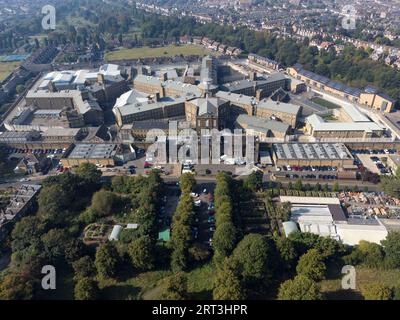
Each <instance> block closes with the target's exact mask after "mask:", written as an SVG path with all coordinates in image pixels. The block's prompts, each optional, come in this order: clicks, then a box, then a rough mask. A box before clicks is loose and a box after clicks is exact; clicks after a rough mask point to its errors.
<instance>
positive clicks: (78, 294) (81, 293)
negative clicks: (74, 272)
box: [74, 278, 99, 300]
mask: <svg viewBox="0 0 400 320" xmlns="http://www.w3.org/2000/svg"><path fill="white" fill-rule="evenodd" d="M74 292H75V300H96V298H97V296H98V293H99V287H98V285H97V282H96V281H95V280H93V279H91V278H79V279H78V281H77V282H76V285H75V290H74Z"/></svg>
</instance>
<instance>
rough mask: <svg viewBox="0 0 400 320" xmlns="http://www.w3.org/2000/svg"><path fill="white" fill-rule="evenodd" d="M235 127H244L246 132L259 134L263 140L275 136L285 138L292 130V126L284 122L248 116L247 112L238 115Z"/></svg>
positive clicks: (260, 139)
mask: <svg viewBox="0 0 400 320" xmlns="http://www.w3.org/2000/svg"><path fill="white" fill-rule="evenodd" d="M235 127H236V128H240V129H244V130H245V131H246V133H248V134H252V135H254V136H257V137H258V138H259V141H261V142H262V141H264V140H265V139H266V138H273V137H274V138H279V139H284V138H285V137H286V135H287V134H289V131H290V126H289V125H288V124H285V123H283V122H279V121H275V120H269V119H262V118H258V117H253V116H248V115H246V114H241V115H239V116H238V117H237V119H236V123H235Z"/></svg>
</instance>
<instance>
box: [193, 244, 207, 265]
mask: <svg viewBox="0 0 400 320" xmlns="http://www.w3.org/2000/svg"><path fill="white" fill-rule="evenodd" d="M189 256H190V258H191V259H192V260H194V261H199V262H201V261H206V260H207V259H208V258H209V257H210V251H209V250H208V248H207V247H206V246H205V245H204V244H202V243H198V242H196V243H194V244H193V245H192V246H191V247H190V248H189Z"/></svg>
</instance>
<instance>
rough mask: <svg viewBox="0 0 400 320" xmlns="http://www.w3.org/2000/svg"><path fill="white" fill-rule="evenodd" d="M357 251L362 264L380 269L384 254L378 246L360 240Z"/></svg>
mask: <svg viewBox="0 0 400 320" xmlns="http://www.w3.org/2000/svg"><path fill="white" fill-rule="evenodd" d="M357 249H358V250H359V251H360V252H361V255H362V262H363V263H364V264H365V265H366V266H368V267H369V268H379V267H382V262H383V261H384V257H385V253H384V251H383V248H382V247H381V246H380V245H379V244H376V243H372V242H368V241H365V240H361V241H360V243H359V245H358V247H357Z"/></svg>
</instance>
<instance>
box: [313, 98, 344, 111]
mask: <svg viewBox="0 0 400 320" xmlns="http://www.w3.org/2000/svg"><path fill="white" fill-rule="evenodd" d="M311 101H312V102H314V103H316V104H319V105H320V106H323V107H325V108H328V109H339V108H340V106H339V105H337V104H335V103H333V102H330V101H327V100H325V99H322V98H320V97H315V98H312V99H311Z"/></svg>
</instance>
